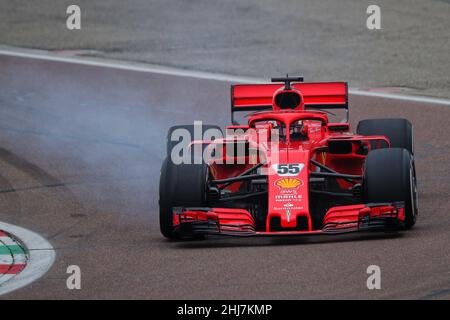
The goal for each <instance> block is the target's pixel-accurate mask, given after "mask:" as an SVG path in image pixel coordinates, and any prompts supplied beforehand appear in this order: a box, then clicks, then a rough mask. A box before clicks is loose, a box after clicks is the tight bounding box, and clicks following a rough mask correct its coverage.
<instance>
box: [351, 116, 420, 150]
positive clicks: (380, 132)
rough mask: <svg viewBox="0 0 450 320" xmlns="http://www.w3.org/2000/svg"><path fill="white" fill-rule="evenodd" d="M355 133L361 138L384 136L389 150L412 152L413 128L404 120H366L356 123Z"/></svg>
mask: <svg viewBox="0 0 450 320" xmlns="http://www.w3.org/2000/svg"><path fill="white" fill-rule="evenodd" d="M356 133H357V134H360V135H363V136H386V137H387V138H389V140H390V141H391V148H404V149H406V150H408V151H409V153H411V154H414V150H413V148H414V147H413V127H412V124H411V122H409V121H408V120H406V119H368V120H362V121H360V122H359V123H358V127H357V129H356Z"/></svg>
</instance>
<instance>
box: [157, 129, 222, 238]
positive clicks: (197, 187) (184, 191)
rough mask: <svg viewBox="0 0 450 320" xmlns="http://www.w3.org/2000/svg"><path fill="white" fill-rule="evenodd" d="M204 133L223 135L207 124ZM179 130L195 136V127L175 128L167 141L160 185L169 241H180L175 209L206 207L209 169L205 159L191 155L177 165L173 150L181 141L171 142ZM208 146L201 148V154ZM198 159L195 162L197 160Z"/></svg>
mask: <svg viewBox="0 0 450 320" xmlns="http://www.w3.org/2000/svg"><path fill="white" fill-rule="evenodd" d="M202 127H203V131H202V132H205V131H206V130H207V129H211V128H212V129H215V130H216V131H217V130H219V131H218V132H219V133H220V134H221V131H220V128H219V127H217V126H210V125H204V126H202ZM176 129H186V130H187V131H189V132H190V133H191V134H192V136H193V132H194V126H193V125H187V126H175V127H172V128H170V129H169V133H168V141H167V157H166V159H165V160H164V162H163V164H162V167H161V175H160V182H159V222H160V229H161V233H162V234H163V235H164V236H165V237H166V238H169V239H177V238H178V236H177V234H176V233H175V232H174V226H173V208H174V207H205V206H206V193H207V182H208V177H209V168H208V165H207V164H206V163H205V161H204V159H203V157H200V158H199V157H197V156H194V154H193V152H191V153H190V154H189V156H188V157H189V159H188V161H187V163H178V162H179V161H177V162H176V163H174V161H172V159H171V153H172V149H173V148H174V147H175V146H176V144H177V143H178V141H175V142H174V141H171V136H172V133H173V132H174V131H175V130H176ZM205 147H206V145H204V146H203V148H202V149H201V150H202V151H203V150H204V148H205ZM194 160H195V161H194Z"/></svg>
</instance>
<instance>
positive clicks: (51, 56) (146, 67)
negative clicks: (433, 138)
mask: <svg viewBox="0 0 450 320" xmlns="http://www.w3.org/2000/svg"><path fill="white" fill-rule="evenodd" d="M0 55H6V56H14V57H22V58H29V59H40V60H48V61H56V62H65V63H74V64H80V65H87V66H95V67H104V68H113V69H121V70H130V71H138V72H149V73H157V74H165V75H173V76H179V77H190V78H198V79H206V80H217V81H226V82H239V83H264V82H267V79H262V78H256V77H240V76H233V75H228V74H223V73H215V72H203V71H195V70H188V69H181V68H174V67H168V66H161V65H156V64H150V63H139V62H128V61H118V60H111V59H103V58H101V59H100V58H94V57H79V56H78V57H74V56H62V55H58V54H55V53H52V52H48V51H44V50H36V49H23V48H15V47H9V46H3V45H0ZM349 93H350V94H353V95H358V96H365V97H377V98H384V99H394V100H403V101H411V102H421V103H431V104H440V105H447V106H450V100H448V99H440V98H432V97H424V96H416V95H402V94H395V93H384V92H373V91H367V90H363V89H358V88H350V89H349Z"/></svg>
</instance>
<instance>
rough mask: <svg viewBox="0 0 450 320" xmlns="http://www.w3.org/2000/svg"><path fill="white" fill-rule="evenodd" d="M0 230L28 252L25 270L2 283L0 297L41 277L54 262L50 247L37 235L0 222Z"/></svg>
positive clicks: (53, 254)
mask: <svg viewBox="0 0 450 320" xmlns="http://www.w3.org/2000/svg"><path fill="white" fill-rule="evenodd" d="M0 230H4V231H6V232H8V233H10V234H11V235H13V236H14V237H16V238H17V240H18V241H21V242H22V243H23V244H24V246H25V247H26V249H27V250H28V255H29V257H28V261H27V265H26V267H25V269H23V270H22V271H21V272H20V273H19V274H17V275H13V276H11V279H10V281H7V282H5V283H2V285H1V286H0V295H2V294H5V293H8V292H11V291H13V290H16V289H19V288H22V287H24V286H26V285H28V284H30V283H31V282H33V281H35V280H37V279H39V278H40V277H42V276H43V275H44V274H45V273H46V272H47V271H48V270H49V269H50V267H51V266H52V265H53V262H54V261H55V250H54V249H53V247H52V245H51V244H50V243H49V242H48V241H47V240H45V239H44V238H43V237H41V236H40V235H38V234H37V233H35V232H33V231H30V230H27V229H25V228H22V227H18V226H15V225H12V224H9V223H5V222H0Z"/></svg>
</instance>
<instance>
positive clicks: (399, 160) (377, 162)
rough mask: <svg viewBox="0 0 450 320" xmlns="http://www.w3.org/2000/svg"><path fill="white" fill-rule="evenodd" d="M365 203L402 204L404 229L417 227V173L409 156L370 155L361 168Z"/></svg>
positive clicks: (393, 151) (396, 151) (396, 152)
mask: <svg viewBox="0 0 450 320" xmlns="http://www.w3.org/2000/svg"><path fill="white" fill-rule="evenodd" d="M363 198H364V202H365V203H391V202H396V201H404V203H405V224H404V228H405V229H410V228H412V227H413V226H414V224H415V223H416V217H417V214H418V208H417V189H416V172H415V167H414V160H413V157H412V156H411V154H410V153H409V152H408V151H407V150H406V149H402V148H387V149H378V150H373V151H370V152H369V154H368V155H367V158H366V161H365V165H364V180H363Z"/></svg>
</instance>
